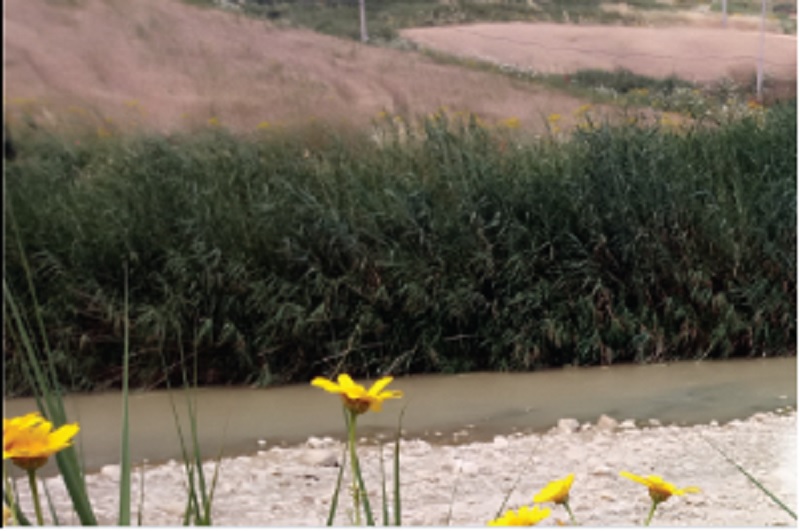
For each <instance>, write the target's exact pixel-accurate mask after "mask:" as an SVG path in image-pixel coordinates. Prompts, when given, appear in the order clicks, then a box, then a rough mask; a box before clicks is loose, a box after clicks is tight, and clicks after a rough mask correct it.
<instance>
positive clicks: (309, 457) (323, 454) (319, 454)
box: [300, 449, 339, 466]
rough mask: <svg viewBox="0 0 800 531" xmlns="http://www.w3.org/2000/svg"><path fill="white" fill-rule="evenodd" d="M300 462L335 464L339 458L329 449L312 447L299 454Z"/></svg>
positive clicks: (313, 464) (320, 464)
mask: <svg viewBox="0 0 800 531" xmlns="http://www.w3.org/2000/svg"><path fill="white" fill-rule="evenodd" d="M300 462H301V463H304V464H306V465H310V466H336V465H337V464H338V463H339V458H338V456H337V455H336V452H333V451H331V450H321V449H312V450H308V451H306V452H304V453H303V454H302V455H301V456H300Z"/></svg>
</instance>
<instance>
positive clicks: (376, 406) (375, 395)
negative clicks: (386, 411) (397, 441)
mask: <svg viewBox="0 0 800 531" xmlns="http://www.w3.org/2000/svg"><path fill="white" fill-rule="evenodd" d="M393 379H394V378H393V377H391V376H386V377H384V378H381V379H380V380H378V381H377V382H375V383H374V384H373V385H372V387H370V388H369V390H367V389H365V388H364V386H362V385H359V384H357V383H355V382H354V381H353V379H352V378H350V376H348V375H347V374H340V375H339V377H338V378H337V379H336V382H332V381H330V380H328V379H327V378H322V377H319V376H318V377H316V378H314V379H313V380H311V385H313V386H314V387H319V388H321V389H323V390H325V391H327V392H329V393H333V394H337V395H340V396H341V397H342V401H343V402H344V405H345V407H346V408H347V409H349V410H350V411H352V412H353V413H355V414H356V415H360V414H362V413H365V412H366V411H367V410H370V411H380V410H381V407H382V406H383V401H384V400H388V399H390V398H402V396H403V392H402V391H384V388H385V387H386V386H387V385H389V383H390V382H391V381H392V380H393ZM337 382H338V383H337Z"/></svg>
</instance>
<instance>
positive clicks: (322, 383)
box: [311, 376, 341, 394]
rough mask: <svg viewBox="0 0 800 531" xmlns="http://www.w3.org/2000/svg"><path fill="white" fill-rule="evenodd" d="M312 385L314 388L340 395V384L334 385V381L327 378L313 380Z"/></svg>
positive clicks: (318, 377) (319, 377)
mask: <svg viewBox="0 0 800 531" xmlns="http://www.w3.org/2000/svg"><path fill="white" fill-rule="evenodd" d="M311 385H313V386H314V387H319V388H321V389H324V390H325V391H328V392H329V393H336V394H339V393H340V392H341V389H340V388H339V385H338V384H335V383H333V382H332V381H330V380H328V379H327V378H323V377H321V376H317V377H316V378H314V379H313V380H311Z"/></svg>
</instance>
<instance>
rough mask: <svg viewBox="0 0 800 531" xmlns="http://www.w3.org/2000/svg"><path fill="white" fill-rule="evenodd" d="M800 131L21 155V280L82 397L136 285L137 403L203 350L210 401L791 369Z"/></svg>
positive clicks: (47, 144) (93, 146) (399, 132)
mask: <svg viewBox="0 0 800 531" xmlns="http://www.w3.org/2000/svg"><path fill="white" fill-rule="evenodd" d="M795 116H796V105H795V104H791V105H782V106H777V107H775V108H772V109H770V110H769V111H767V113H766V117H765V120H764V121H763V122H759V121H758V120H756V119H744V120H742V121H738V122H736V123H732V124H729V125H727V126H725V127H721V128H715V129H706V130H703V129H698V130H694V131H689V132H688V133H686V134H680V135H679V134H674V133H671V132H669V131H665V130H660V129H657V128H656V127H655V126H654V127H653V128H646V127H645V128H642V126H622V127H607V126H603V127H597V128H595V129H593V130H589V131H579V132H577V133H575V136H574V137H573V138H572V139H571V140H569V141H566V142H554V141H552V140H549V139H544V140H539V141H534V140H528V139H522V138H514V137H512V136H510V135H509V134H503V133H498V132H494V131H489V130H487V129H485V128H483V127H479V126H477V125H476V124H475V123H474V122H472V123H453V122H452V121H450V122H448V120H447V118H446V117H442V118H439V119H437V120H432V121H428V122H426V123H425V124H424V130H423V131H418V132H416V133H414V132H409V131H406V132H404V131H405V130H403V129H402V128H400V129H396V128H392V127H390V126H384V127H383V129H382V131H383V137H382V138H383V140H382V142H380V143H378V142H375V141H374V140H371V139H368V138H366V137H360V136H357V135H348V136H336V135H333V134H330V135H327V136H326V135H325V134H322V133H319V132H318V133H317V136H316V137H308V136H297V137H292V136H288V135H278V134H272V135H266V134H265V135H263V136H261V137H253V138H236V137H234V136H231V135H229V134H227V133H226V132H225V131H222V130H212V131H208V132H207V133H205V134H199V135H197V134H196V135H192V136H175V137H168V138H165V137H157V136H151V137H146V138H145V137H143V138H105V139H98V140H95V141H89V140H88V139H82V140H81V141H80V142H79V143H77V145H76V142H75V141H74V139H67V138H64V137H57V136H51V135H46V134H44V133H41V132H39V133H35V134H28V135H22V134H20V135H18V156H17V158H16V159H15V160H14V161H13V162H11V163H9V164H7V165H6V168H5V180H6V192H7V194H6V198H7V199H6V243H5V251H6V272H5V274H6V278H7V281H8V283H9V286H10V288H11V289H12V290H13V292H14V294H15V296H16V297H17V298H18V299H19V300H20V303H21V305H22V306H23V309H25V311H27V312H28V314H29V315H30V311H31V310H30V308H31V307H32V304H31V302H30V301H29V300H28V299H26V298H25V293H26V287H25V286H26V284H25V281H24V278H23V273H22V266H21V256H20V252H19V248H21V249H22V252H23V253H24V255H25V256H27V258H28V260H29V261H30V263H31V266H32V268H33V271H34V282H35V285H36V288H37V290H38V297H39V302H40V304H41V306H42V308H43V314H42V317H43V319H44V320H45V322H46V323H47V326H48V329H49V330H50V336H51V337H50V340H51V342H52V344H51V346H52V347H53V350H54V351H55V353H56V356H57V364H58V367H59V370H60V371H61V373H62V376H63V378H64V380H65V381H66V382H67V385H68V386H70V385H71V386H72V387H73V388H75V389H89V388H98V387H103V386H107V385H116V384H117V383H118V382H119V376H120V364H119V360H118V358H119V356H118V353H119V352H120V345H121V341H122V337H123V336H122V331H123V327H122V323H123V322H124V320H123V317H124V304H123V286H124V266H125V265H126V264H127V265H128V267H129V269H130V301H131V307H130V318H131V321H132V328H131V337H130V344H131V367H130V375H131V382H132V385H159V384H163V383H164V381H165V379H167V378H169V379H174V380H176V381H180V374H181V373H180V369H179V367H180V361H179V360H180V359H181V353H182V351H183V352H185V353H187V355H190V356H196V358H197V361H198V367H199V368H200V371H199V379H200V383H222V382H250V383H259V384H268V383H272V382H289V381H307V380H308V379H309V378H310V377H312V376H314V375H318V374H327V373H331V372H345V371H346V372H349V373H351V374H353V375H354V376H373V375H376V374H378V373H384V372H391V373H393V374H398V373H406V372H434V371H469V370H479V369H489V370H530V369H535V368H540V367H547V366H560V365H563V364H581V365H587V364H607V363H616V362H623V361H657V360H668V359H695V358H705V357H708V358H722V357H728V356H756V355H758V356H760V355H770V356H771V355H784V354H787V353H790V354H793V353H794V352H793V350H794V346H795V334H796V325H795V315H796V308H795V301H796V264H795V249H796V242H795V238H796V226H795V210H796V202H795V201H796V198H795V181H796V140H795V131H796V117H795ZM17 230H18V232H17ZM17 351H18V346H17V345H15V344H14V342H13V340H11V339H7V342H6V349H5V357H6V362H7V363H6V383H7V384H8V385H9V389H10V391H16V392H20V391H24V390H25V386H24V384H23V382H24V379H23V378H22V376H21V375H20V374H19V370H20V369H19V365H18V363H17V361H16V360H15V358H14V356H15V353H16V352H17ZM164 366H166V367H168V368H171V369H169V370H167V371H165V370H164Z"/></svg>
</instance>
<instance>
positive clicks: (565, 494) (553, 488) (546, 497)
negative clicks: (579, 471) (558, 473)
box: [533, 474, 575, 504]
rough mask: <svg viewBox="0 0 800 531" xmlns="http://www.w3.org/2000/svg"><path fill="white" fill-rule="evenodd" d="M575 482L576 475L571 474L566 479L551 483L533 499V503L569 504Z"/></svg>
mask: <svg viewBox="0 0 800 531" xmlns="http://www.w3.org/2000/svg"><path fill="white" fill-rule="evenodd" d="M574 480H575V474H570V475H568V476H567V477H565V478H561V479H557V480H555V481H551V482H550V483H548V484H547V486H546V487H545V488H543V489H542V490H540V491H539V493H538V494H536V496H534V497H533V501H534V502H536V503H546V502H553V503H560V504H564V503H566V502H568V501H569V489H570V488H571V487H572V482H573V481H574Z"/></svg>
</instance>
